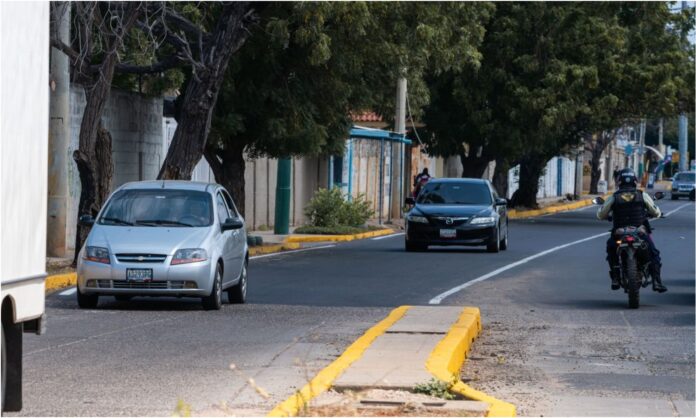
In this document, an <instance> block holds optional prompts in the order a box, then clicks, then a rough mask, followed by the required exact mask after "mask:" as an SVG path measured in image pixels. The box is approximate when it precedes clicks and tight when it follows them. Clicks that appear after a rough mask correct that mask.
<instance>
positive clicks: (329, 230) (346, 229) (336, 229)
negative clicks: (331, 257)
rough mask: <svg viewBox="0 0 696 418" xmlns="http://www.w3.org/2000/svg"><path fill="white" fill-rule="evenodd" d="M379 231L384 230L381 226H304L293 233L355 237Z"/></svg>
mask: <svg viewBox="0 0 696 418" xmlns="http://www.w3.org/2000/svg"><path fill="white" fill-rule="evenodd" d="M378 229H383V228H381V227H379V226H372V225H371V226H368V227H362V226H345V225H336V226H312V225H304V226H301V227H299V228H296V229H295V231H294V232H293V233H294V234H316V235H353V234H361V233H363V232H370V231H376V230H378Z"/></svg>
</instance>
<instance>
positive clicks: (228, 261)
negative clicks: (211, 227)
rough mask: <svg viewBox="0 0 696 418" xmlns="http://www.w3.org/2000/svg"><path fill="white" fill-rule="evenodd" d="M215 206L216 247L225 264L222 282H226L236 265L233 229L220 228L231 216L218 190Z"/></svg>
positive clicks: (232, 275) (233, 276)
mask: <svg viewBox="0 0 696 418" xmlns="http://www.w3.org/2000/svg"><path fill="white" fill-rule="evenodd" d="M215 206H216V208H215V211H216V212H217V221H218V223H219V225H220V239H219V240H218V248H219V250H220V253H221V255H222V261H223V263H224V264H225V268H224V270H223V274H222V282H223V284H227V283H229V282H230V281H232V280H234V278H235V277H236V276H235V271H236V266H235V260H234V252H233V248H234V232H235V230H227V231H223V230H222V224H223V223H225V221H226V220H227V219H228V218H231V216H230V211H229V209H228V208H227V204H226V203H225V198H224V197H223V196H222V193H221V192H220V191H218V192H217V193H215ZM223 287H224V286H223Z"/></svg>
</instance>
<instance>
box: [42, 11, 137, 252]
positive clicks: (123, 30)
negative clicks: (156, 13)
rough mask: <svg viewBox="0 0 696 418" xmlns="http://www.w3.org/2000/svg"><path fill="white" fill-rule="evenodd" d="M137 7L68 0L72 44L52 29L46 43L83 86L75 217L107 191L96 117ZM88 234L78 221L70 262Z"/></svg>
mask: <svg viewBox="0 0 696 418" xmlns="http://www.w3.org/2000/svg"><path fill="white" fill-rule="evenodd" d="M51 7H52V13H53V20H54V22H55V21H58V20H60V19H61V18H62V16H57V14H58V13H59V10H64V9H62V8H60V7H59V5H57V4H55V3H54V4H52V6H51ZM142 10H143V5H142V4H141V3H139V2H76V3H73V4H72V16H74V19H73V25H74V29H75V30H74V32H75V34H74V35H75V36H74V37H73V40H72V42H71V45H66V44H65V43H63V42H62V41H61V40H60V39H59V38H58V37H57V36H54V35H55V34H52V38H51V45H52V46H53V47H54V48H57V49H59V50H60V51H62V52H63V53H65V54H66V55H67V56H68V57H69V60H70V63H71V69H72V75H73V80H75V81H77V82H79V83H80V84H81V85H82V86H83V88H84V91H85V97H86V105H85V111H84V114H83V116H82V122H81V124H80V134H79V146H78V149H77V150H75V152H74V153H73V159H74V160H75V163H76V164H77V170H78V172H79V174H80V184H81V186H82V189H81V193H80V203H79V206H78V212H77V213H78V217H79V216H80V215H83V214H89V215H92V216H96V215H97V212H98V211H99V209H100V208H101V205H102V204H103V203H104V201H105V200H106V198H107V197H108V195H109V193H110V192H111V178H112V176H113V160H112V158H111V135H110V134H109V132H108V131H107V130H106V129H104V128H103V127H102V124H101V117H102V113H103V111H104V106H105V104H106V101H107V100H108V98H109V92H110V89H111V82H112V79H113V76H114V70H115V67H116V65H117V64H118V63H119V60H120V54H121V53H122V48H123V45H124V39H125V38H126V37H127V36H128V33H129V31H130V29H131V28H132V27H133V25H134V24H135V22H136V19H137V18H138V16H139V15H140V13H141V12H142ZM88 233H89V228H88V227H85V226H82V225H80V224H79V222H78V227H77V233H76V238H75V250H76V251H75V259H74V260H73V264H74V263H76V261H77V257H78V253H79V250H80V248H82V244H83V242H84V241H85V239H86V238H87V234H88Z"/></svg>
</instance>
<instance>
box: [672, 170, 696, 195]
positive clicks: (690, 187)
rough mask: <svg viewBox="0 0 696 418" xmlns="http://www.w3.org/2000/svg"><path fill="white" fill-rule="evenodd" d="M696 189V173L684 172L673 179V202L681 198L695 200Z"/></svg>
mask: <svg viewBox="0 0 696 418" xmlns="http://www.w3.org/2000/svg"><path fill="white" fill-rule="evenodd" d="M695 187H696V172H694V171H682V172H681V173H677V174H676V175H675V176H674V177H673V178H672V200H677V199H679V198H680V197H688V198H690V199H691V200H694V198H693V196H694V193H693V191H694V188H695Z"/></svg>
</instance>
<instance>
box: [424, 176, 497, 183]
mask: <svg viewBox="0 0 696 418" xmlns="http://www.w3.org/2000/svg"><path fill="white" fill-rule="evenodd" d="M428 183H470V184H486V183H488V180H485V179H477V178H470V177H441V178H431V179H430V180H429V181H428Z"/></svg>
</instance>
